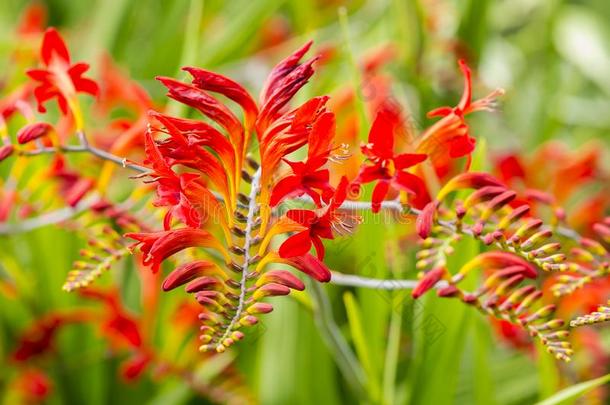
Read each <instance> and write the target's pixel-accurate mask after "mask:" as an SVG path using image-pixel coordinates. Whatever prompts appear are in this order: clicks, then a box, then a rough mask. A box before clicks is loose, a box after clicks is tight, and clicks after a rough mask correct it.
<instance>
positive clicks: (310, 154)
mask: <svg viewBox="0 0 610 405" xmlns="http://www.w3.org/2000/svg"><path fill="white" fill-rule="evenodd" d="M334 135H335V117H334V114H332V113H330V112H326V113H323V114H321V115H320V118H319V119H318V120H317V121H316V122H315V123H314V125H313V128H312V130H311V131H310V133H309V140H308V151H307V160H306V161H305V162H293V161H290V160H287V159H284V162H286V163H287V164H288V165H289V166H290V169H291V171H292V173H291V174H289V175H287V176H285V177H283V178H282V179H281V180H280V181H278V182H277V183H276V185H275V187H274V189H273V193H272V194H271V206H272V207H274V206H276V205H277V204H278V203H279V202H280V201H282V200H283V199H284V198H287V197H299V196H301V195H303V194H307V195H309V196H310V197H311V198H312V199H313V201H314V202H315V203H316V205H317V206H321V204H322V199H324V200H328V197H330V195H332V193H333V188H332V186H331V185H330V183H329V178H330V174H329V171H328V169H322V167H323V166H324V165H325V164H326V162H327V161H328V158H329V157H330V152H331V146H330V144H331V142H332V140H333V138H334Z"/></svg>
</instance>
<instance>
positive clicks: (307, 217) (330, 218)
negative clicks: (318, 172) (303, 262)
mask: <svg viewBox="0 0 610 405" xmlns="http://www.w3.org/2000/svg"><path fill="white" fill-rule="evenodd" d="M347 186H348V181H347V178H346V177H343V178H342V179H341V183H340V184H339V186H338V187H337V190H336V192H335V194H334V196H333V198H332V200H331V202H330V204H329V205H327V206H326V207H323V208H321V209H318V210H316V211H310V210H290V211H288V212H287V213H286V216H287V217H288V218H289V219H291V220H292V221H294V222H296V223H298V224H300V225H302V226H303V227H304V228H305V229H304V230H302V231H300V232H297V233H296V234H294V235H292V236H291V237H289V238H288V239H286V241H285V242H284V243H283V244H282V246H280V249H279V254H280V257H282V258H288V257H295V256H302V255H304V254H306V253H308V252H309V249H311V245H312V244H313V246H314V247H315V249H316V253H317V256H318V258H319V259H320V260H324V245H323V244H322V239H334V238H335V236H334V234H333V230H335V231H337V232H339V233H340V232H346V231H347V232H349V231H351V230H353V228H354V227H355V225H356V224H357V223H358V222H359V219H358V218H357V217H354V216H350V215H348V214H341V213H340V212H338V210H337V208H338V207H339V206H341V204H343V202H344V201H345V199H346V197H347Z"/></svg>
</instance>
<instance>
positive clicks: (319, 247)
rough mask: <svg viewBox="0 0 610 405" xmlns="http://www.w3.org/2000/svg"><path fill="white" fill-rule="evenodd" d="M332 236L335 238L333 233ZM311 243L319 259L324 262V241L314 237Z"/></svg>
mask: <svg viewBox="0 0 610 405" xmlns="http://www.w3.org/2000/svg"><path fill="white" fill-rule="evenodd" d="M329 230H330V229H329ZM330 236H333V235H332V231H331V234H330ZM311 242H312V243H313V247H314V248H315V249H316V255H317V256H318V259H320V260H324V244H323V243H322V239H320V238H319V237H318V236H314V237H312V238H311Z"/></svg>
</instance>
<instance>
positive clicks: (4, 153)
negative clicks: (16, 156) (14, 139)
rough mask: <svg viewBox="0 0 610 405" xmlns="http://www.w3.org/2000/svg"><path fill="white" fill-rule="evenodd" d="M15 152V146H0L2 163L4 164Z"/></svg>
mask: <svg viewBox="0 0 610 405" xmlns="http://www.w3.org/2000/svg"><path fill="white" fill-rule="evenodd" d="M14 151H15V148H14V147H13V145H3V146H0V162H2V161H3V160H4V159H6V158H7V157H9V156H11V155H12V154H13V152H14Z"/></svg>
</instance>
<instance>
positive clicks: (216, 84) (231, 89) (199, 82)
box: [182, 67, 258, 124]
mask: <svg viewBox="0 0 610 405" xmlns="http://www.w3.org/2000/svg"><path fill="white" fill-rule="evenodd" d="M182 70H185V71H187V72H189V73H190V74H191V76H193V84H195V86H197V87H199V88H200V89H203V90H208V91H213V92H215V93H220V94H222V95H224V96H226V97H228V98H230V99H231V100H233V101H235V102H236V103H238V104H239V105H240V106H241V107H242V108H243V109H244V112H245V114H246V121H247V122H249V123H251V124H254V120H255V119H256V116H257V115H258V108H257V106H256V103H255V102H254V100H253V99H252V97H250V94H249V93H248V92H247V91H246V89H244V88H243V87H242V86H241V85H240V84H239V83H237V82H234V81H233V80H231V79H229V78H227V77H225V76H222V75H219V74H217V73H214V72H210V71H208V70H205V69H200V68H196V67H185V68H182Z"/></svg>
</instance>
